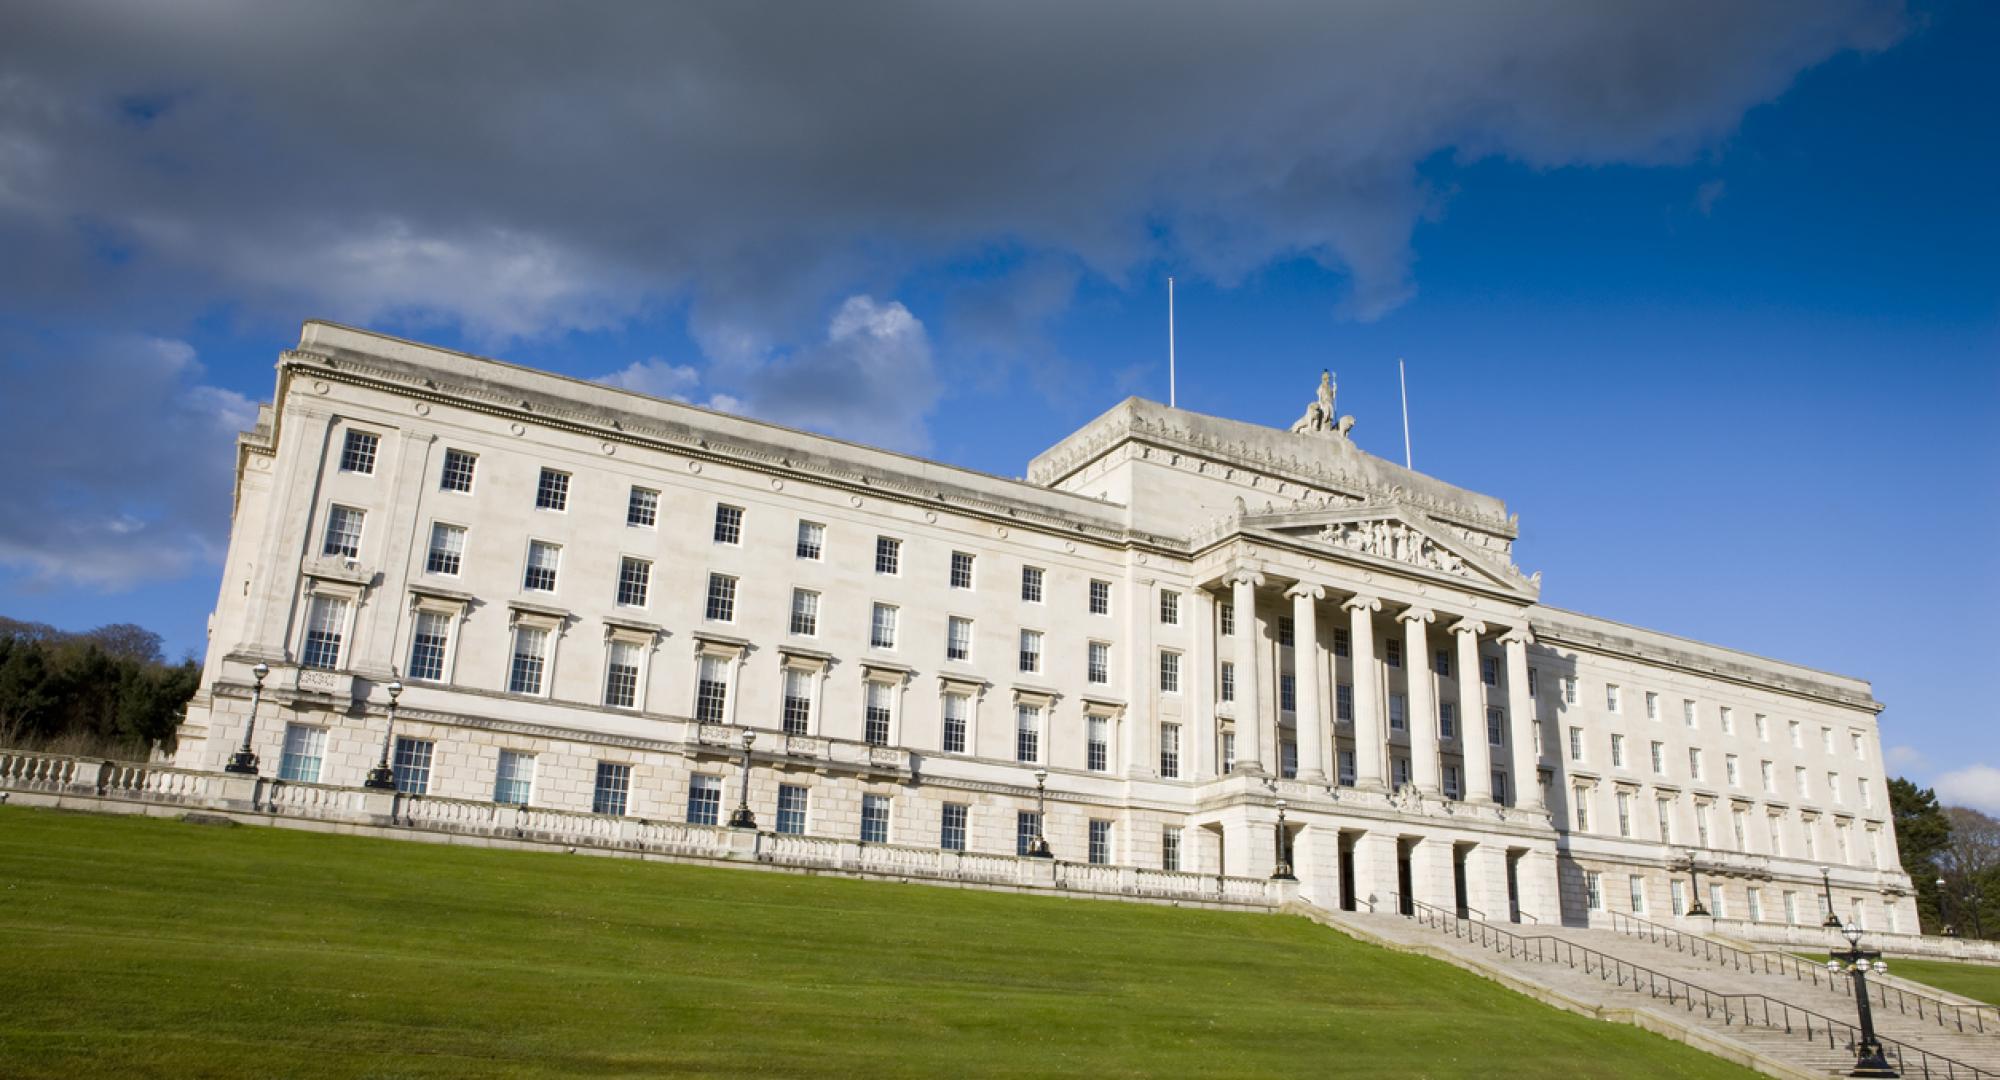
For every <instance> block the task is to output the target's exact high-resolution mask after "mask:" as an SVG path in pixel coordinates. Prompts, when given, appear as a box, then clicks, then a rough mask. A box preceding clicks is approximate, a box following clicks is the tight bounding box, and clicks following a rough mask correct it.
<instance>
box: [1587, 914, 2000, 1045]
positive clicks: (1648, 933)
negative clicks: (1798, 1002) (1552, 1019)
mask: <svg viewBox="0 0 2000 1080" xmlns="http://www.w3.org/2000/svg"><path fill="white" fill-rule="evenodd" d="M1610 915H1611V928H1612V930H1613V931H1615V932H1619V933H1629V934H1631V935H1632V936H1633V937H1637V938H1640V939H1642V940H1646V941H1651V942H1653V943H1654V944H1656V945H1661V946H1664V947H1666V948H1670V949H1674V950H1677V951H1679V952H1683V953H1686V954H1688V955H1689V956H1697V955H1698V956H1700V957H1701V958H1702V959H1704V960H1712V961H1714V962H1716V963H1719V964H1725V965H1728V966H1729V967H1732V968H1734V969H1736V970H1738V971H1748V972H1750V973H1751V974H1753V975H1754V974H1756V973H1757V971H1758V970H1759V969H1760V968H1761V969H1762V970H1763V971H1764V972H1766V973H1769V972H1772V971H1776V972H1778V973H1780V974H1785V975H1790V976H1792V977H1793V978H1794V979H1796V980H1799V981H1807V980H1810V981H1811V982H1812V984H1813V986H1815V987H1818V986H1820V985H1821V980H1822V978H1823V979H1824V980H1825V985H1826V988H1827V989H1828V990H1830V991H1833V992H1834V993H1846V994H1852V993H1853V992H1854V987H1853V982H1852V976H1849V975H1846V974H1840V975H1837V976H1836V975H1835V974H1833V973H1832V972H1829V971H1828V970H1827V969H1826V968H1825V967H1824V966H1823V965H1820V964H1813V963H1808V962H1807V961H1804V960H1801V959H1799V958H1798V957H1796V956H1793V955H1792V954H1790V953H1783V952H1777V951H1775V950H1756V951H1752V950H1748V949H1739V948H1737V947H1735V946H1734V945H1729V944H1725V943H1723V942H1720V941H1716V940H1714V939H1713V938H1705V937H1702V936H1701V935H1699V934H1690V933H1688V932H1687V931H1685V930H1680V929H1676V928H1674V927H1671V926H1663V925H1661V924H1660V923H1656V922H1650V921H1648V920H1645V919H1641V918H1639V917H1637V916H1635V915H1627V914H1625V913H1624V912H1622V911H1613V912H1611V913H1610ZM1868 987H1869V989H1871V990H1873V991H1874V993H1873V994H1872V995H1871V996H1872V997H1873V998H1874V999H1875V1000H1876V1001H1877V1002H1878V1003H1879V1004H1880V1005H1881V1006H1882V1007H1883V1008H1885V1009H1886V1008H1889V1007H1890V1006H1894V1007H1895V1008H1896V1011H1897V1012H1898V1013H1900V1014H1902V1015H1904V1016H1908V1015H1910V1013H1911V1012H1912V1011H1914V1012H1915V1013H1916V1016H1917V1019H1919V1020H1926V1019H1928V1020H1934V1021H1935V1022H1936V1023H1937V1025H1938V1026H1939V1027H1956V1028H1957V1029H1958V1030H1959V1031H1961V1032H1964V1031H1966V1030H1968V1027H1967V1025H1966V1019H1967V1014H1970V1017H1971V1020H1972V1024H1971V1026H1970V1028H1969V1030H1971V1031H1974V1032H1977V1033H1979V1034H1982V1035H1983V1034H1986V1019H1987V1015H1986V1014H1988V1013H1992V1014H1993V1019H1994V1020H1995V1022H1996V1026H2000V1008H1996V1007H1995V1006H1992V1005H1961V1004H1958V1003H1957V1002H1951V1001H1944V1000H1942V999H1939V998H1935V997H1931V996H1929V995H1926V994H1919V993H1916V992H1914V991H1910V990H1904V989H1903V988H1901V987H1896V986H1889V985H1887V984H1885V983H1883V982H1881V981H1880V980H1875V981H1871V982H1870V983H1868ZM1891 995H1894V996H1893V998H1892V997H1891ZM1926 1006H1928V1007H1929V1013H1928V1015H1926V1011H1925V1007H1926Z"/></svg>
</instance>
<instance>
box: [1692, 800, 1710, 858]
mask: <svg viewBox="0 0 2000 1080" xmlns="http://www.w3.org/2000/svg"><path fill="white" fill-rule="evenodd" d="M1694 839H1695V846H1697V847H1704V848H1705V847H1709V846H1711V845H1710V844H1709V832H1708V804H1707V803H1705V802H1696V803H1695V804H1694Z"/></svg>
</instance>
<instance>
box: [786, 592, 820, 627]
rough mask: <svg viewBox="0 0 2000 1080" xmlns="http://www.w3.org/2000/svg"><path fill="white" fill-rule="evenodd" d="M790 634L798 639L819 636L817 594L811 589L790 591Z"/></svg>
mask: <svg viewBox="0 0 2000 1080" xmlns="http://www.w3.org/2000/svg"><path fill="white" fill-rule="evenodd" d="M790 629H791V632H792V633H794V634H797V635H799V636H800V637H816V636H818V634H819V594H818V593H816V592H813V591H812V590H811V589H793V590H792V622H791V627H790Z"/></svg>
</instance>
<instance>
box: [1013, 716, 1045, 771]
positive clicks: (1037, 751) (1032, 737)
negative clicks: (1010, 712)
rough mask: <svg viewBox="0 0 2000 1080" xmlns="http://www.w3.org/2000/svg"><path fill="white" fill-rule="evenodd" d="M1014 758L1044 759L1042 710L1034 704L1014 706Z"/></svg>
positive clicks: (1026, 760) (1017, 759) (1022, 759)
mask: <svg viewBox="0 0 2000 1080" xmlns="http://www.w3.org/2000/svg"><path fill="white" fill-rule="evenodd" d="M1014 760H1015V761H1025V762H1037V761H1040V760H1042V710H1041V709H1039V708H1037V707H1035V706H1033V705H1017V706H1015V707H1014Z"/></svg>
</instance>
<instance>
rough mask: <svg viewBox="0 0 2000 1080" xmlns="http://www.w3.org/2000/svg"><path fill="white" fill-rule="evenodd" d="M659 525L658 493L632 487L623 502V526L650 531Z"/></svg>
mask: <svg viewBox="0 0 2000 1080" xmlns="http://www.w3.org/2000/svg"><path fill="white" fill-rule="evenodd" d="M659 523H660V493H659V492H657V491H654V490H653V489H652V488H642V487H634V488H633V489H632V494H631V496H630V497H629V498H627V499H626V500H625V524H626V525H629V526H631V527H632V528H635V529H650V528H652V527H653V526H655V525H658V524H659Z"/></svg>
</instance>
